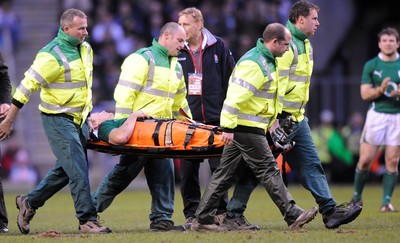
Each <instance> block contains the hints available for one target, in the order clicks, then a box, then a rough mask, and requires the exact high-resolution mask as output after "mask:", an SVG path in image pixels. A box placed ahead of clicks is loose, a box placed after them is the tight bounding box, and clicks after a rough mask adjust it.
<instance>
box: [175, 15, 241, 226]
mask: <svg viewBox="0 0 400 243" xmlns="http://www.w3.org/2000/svg"><path fill="white" fill-rule="evenodd" d="M178 23H179V24H180V25H181V26H182V27H183V28H184V29H185V30H186V43H185V47H184V49H182V50H181V53H180V54H179V56H178V58H179V59H178V60H179V62H180V64H181V65H182V68H183V72H184V75H185V82H186V87H187V96H186V99H187V101H188V103H189V106H190V110H191V112H192V115H193V119H194V120H195V121H197V122H201V123H205V124H210V125H218V126H219V120H220V113H221V109H222V105H223V102H224V100H225V97H226V91H227V89H228V81H229V77H230V75H231V72H232V70H233V67H234V66H235V61H234V59H233V56H232V53H231V51H230V50H229V48H228V46H227V45H226V44H225V42H224V41H223V40H222V39H221V38H220V37H218V36H215V35H213V34H211V33H210V32H209V31H208V30H207V29H206V28H204V22H203V16H202V13H201V11H200V10H198V9H197V8H186V9H184V10H182V11H181V12H180V13H179V21H178ZM180 161H181V174H182V180H181V194H182V199H183V206H184V209H183V213H184V215H185V218H186V222H185V227H187V228H189V227H190V226H191V221H192V220H193V218H194V213H195V212H196V209H197V207H198V205H199V202H200V197H201V192H200V185H199V168H200V163H201V162H203V160H202V159H181V160H180ZM219 161H220V158H210V159H208V162H209V165H210V169H211V172H213V171H214V170H215V169H216V168H217V166H218V164H219ZM227 199H228V195H227V194H226V195H225V197H224V200H221V202H220V205H219V207H218V211H217V212H216V215H217V216H216V218H215V219H216V221H217V222H216V223H220V222H218V221H219V220H222V217H219V216H218V215H222V214H223V213H224V212H226V204H227Z"/></svg>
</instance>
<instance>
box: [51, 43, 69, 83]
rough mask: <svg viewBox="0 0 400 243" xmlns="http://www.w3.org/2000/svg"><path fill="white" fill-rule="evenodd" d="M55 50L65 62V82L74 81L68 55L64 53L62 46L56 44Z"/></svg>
mask: <svg viewBox="0 0 400 243" xmlns="http://www.w3.org/2000/svg"><path fill="white" fill-rule="evenodd" d="M54 51H55V52H56V53H57V55H58V56H59V57H60V58H61V61H62V62H63V65H64V76H65V82H72V79H71V67H70V66H69V63H68V60H67V57H66V56H65V55H64V53H62V51H61V50H60V47H58V46H54Z"/></svg>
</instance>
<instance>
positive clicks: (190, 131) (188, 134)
mask: <svg viewBox="0 0 400 243" xmlns="http://www.w3.org/2000/svg"><path fill="white" fill-rule="evenodd" d="M194 129H196V126H195V125H193V124H190V125H189V127H188V130H186V137H185V141H184V143H183V146H184V147H185V148H186V146H187V145H188V143H189V141H190V139H191V138H192V136H193V133H194Z"/></svg>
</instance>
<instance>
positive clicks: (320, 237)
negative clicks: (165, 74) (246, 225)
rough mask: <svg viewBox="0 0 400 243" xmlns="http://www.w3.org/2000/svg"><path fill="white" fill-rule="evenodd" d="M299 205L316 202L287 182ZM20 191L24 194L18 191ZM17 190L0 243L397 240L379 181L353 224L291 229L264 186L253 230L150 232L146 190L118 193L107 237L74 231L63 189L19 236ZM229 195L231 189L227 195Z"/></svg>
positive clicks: (398, 218)
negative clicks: (383, 206)
mask: <svg viewBox="0 0 400 243" xmlns="http://www.w3.org/2000/svg"><path fill="white" fill-rule="evenodd" d="M289 190H290V191H291V193H292V195H293V197H294V198H295V199H296V202H297V204H298V205H299V206H301V207H303V208H305V209H309V208H311V207H312V206H316V203H315V202H314V199H313V198H312V196H311V194H310V193H309V192H308V191H306V190H305V189H303V188H302V187H300V186H298V185H295V184H292V185H289ZM331 190H332V194H333V196H334V198H335V199H336V200H337V201H338V203H342V202H344V201H348V200H349V199H350V198H351V195H352V186H351V185H344V186H339V185H337V186H332V187H331ZM23 193H25V192H23ZM18 194H19V192H7V190H6V204H7V210H8V214H9V221H10V222H9V230H10V232H9V233H7V234H0V242H2V243H3V242H21V243H22V242H23V243H26V242H55V241H57V242H162V243H168V242H207V243H210V242H288V243H292V242H340V243H347V242H357V243H360V242H380V243H383V242H385V243H386V242H388V243H390V242H398V241H399V239H400V233H399V228H400V213H381V212H379V207H380V203H381V195H382V189H381V187H380V185H368V186H367V187H366V188H365V189H364V208H363V211H362V213H361V215H360V216H359V217H358V218H357V219H356V220H355V221H353V222H352V223H350V224H347V225H343V226H341V227H340V228H339V229H335V230H328V229H325V227H324V225H323V223H322V217H321V215H320V214H318V215H317V217H316V218H315V219H314V220H313V221H312V222H310V223H309V224H307V225H305V226H304V227H303V228H302V229H301V230H299V231H294V232H293V231H290V230H289V229H288V227H287V225H286V223H285V222H284V221H283V218H282V216H281V215H280V213H279V211H278V209H277V207H276V206H275V205H274V204H273V203H272V201H271V199H270V198H269V197H268V195H267V193H266V192H265V190H264V189H263V188H261V187H260V188H257V189H256V190H255V191H254V192H253V194H252V196H251V198H250V202H249V204H248V209H247V210H246V213H245V215H246V217H247V219H248V220H249V221H250V222H251V223H253V224H257V225H259V226H260V227H261V230H260V231H257V232H225V233H209V232H207V233H197V232H193V231H186V232H183V233H180V232H174V233H171V232H166V233H151V232H149V230H148V229H149V224H150V222H149V220H148V214H149V211H150V200H151V197H150V193H149V191H148V190H135V191H133V190H127V191H124V192H123V193H122V194H120V195H119V196H118V197H117V198H116V199H115V201H114V203H113V204H112V205H111V207H110V208H109V209H108V210H107V211H105V212H104V213H102V214H100V217H101V220H103V221H104V222H103V225H106V226H108V227H110V228H111V229H112V230H113V233H112V234H107V235H88V234H80V233H79V232H78V221H77V219H76V218H75V212H74V208H73V202H72V199H71V196H70V194H69V191H68V189H64V190H63V191H61V192H59V193H57V194H56V195H55V196H54V197H52V198H51V199H50V200H49V201H47V202H46V204H45V205H44V206H43V207H42V208H40V209H39V210H37V213H36V215H35V217H34V218H33V220H32V221H31V232H30V233H29V234H27V235H22V234H21V233H20V232H19V230H18V227H17V225H16V217H17V209H16V207H15V197H16V196H17V195H18ZM230 195H231V193H230ZM398 195H399V193H397V192H396V191H395V194H394V195H393V199H392V203H393V204H394V205H395V206H397V207H400V200H399V196H398ZM173 220H174V221H175V223H176V224H182V223H183V222H184V217H183V213H182V199H181V196H180V192H179V189H177V190H176V195H175V213H174V217H173Z"/></svg>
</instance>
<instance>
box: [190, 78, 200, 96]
mask: <svg viewBox="0 0 400 243" xmlns="http://www.w3.org/2000/svg"><path fill="white" fill-rule="evenodd" d="M202 80H203V74H202V73H189V74H188V94H189V95H201V90H202V88H201V83H202Z"/></svg>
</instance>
